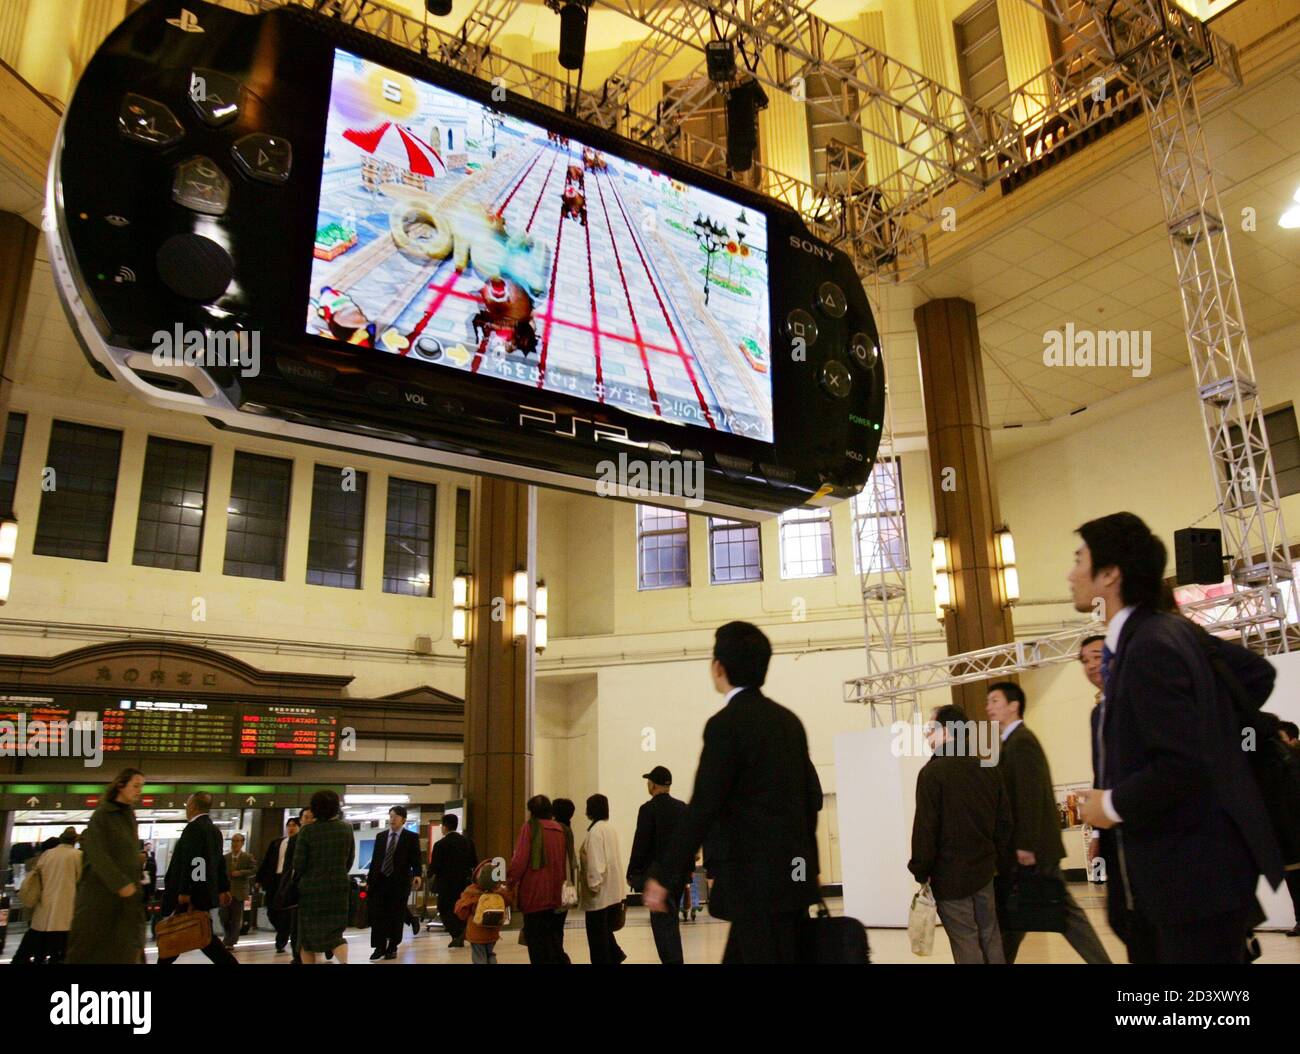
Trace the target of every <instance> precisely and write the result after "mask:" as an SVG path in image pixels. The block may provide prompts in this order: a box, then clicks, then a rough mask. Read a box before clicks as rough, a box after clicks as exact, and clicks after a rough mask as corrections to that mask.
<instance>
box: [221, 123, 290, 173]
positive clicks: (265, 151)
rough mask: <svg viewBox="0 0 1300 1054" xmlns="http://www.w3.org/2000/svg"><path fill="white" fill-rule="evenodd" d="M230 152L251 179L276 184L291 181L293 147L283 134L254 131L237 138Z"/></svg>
mask: <svg viewBox="0 0 1300 1054" xmlns="http://www.w3.org/2000/svg"><path fill="white" fill-rule="evenodd" d="M230 152H231V153H232V154H233V155H234V156H235V161H236V163H238V165H239V167H240V168H241V169H242V170H243V171H244V174H245V175H247V176H248V177H249V178H250V179H260V180H261V181H262V182H263V183H275V184H282V183H287V182H288V181H289V170H290V169H291V168H292V167H293V147H292V146H291V145H290V144H289V140H287V139H284V138H282V137H281V136H278V135H266V134H265V133H264V132H254V133H253V134H252V135H246V136H244V137H243V138H242V139H239V140H237V141H236V142H235V145H234V146H232V147H231V148H230Z"/></svg>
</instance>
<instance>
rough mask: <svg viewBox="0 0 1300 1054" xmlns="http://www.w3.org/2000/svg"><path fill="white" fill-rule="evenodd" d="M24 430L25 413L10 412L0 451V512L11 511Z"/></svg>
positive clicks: (25, 424)
mask: <svg viewBox="0 0 1300 1054" xmlns="http://www.w3.org/2000/svg"><path fill="white" fill-rule="evenodd" d="M26 432H27V415H26V414H10V415H9V419H8V420H7V421H6V422H5V439H4V451H3V453H0V513H9V512H13V508H14V490H15V488H16V487H17V485H18V465H19V462H20V461H21V460H22V456H23V436H24V435H25V434H26Z"/></svg>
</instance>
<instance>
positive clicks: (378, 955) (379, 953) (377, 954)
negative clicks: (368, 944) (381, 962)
mask: <svg viewBox="0 0 1300 1054" xmlns="http://www.w3.org/2000/svg"><path fill="white" fill-rule="evenodd" d="M383 957H384V949H383V948H376V949H375V950H374V951H372V952H371V953H370V961H371V962H374V961H375V960H376V959H382V958H383Z"/></svg>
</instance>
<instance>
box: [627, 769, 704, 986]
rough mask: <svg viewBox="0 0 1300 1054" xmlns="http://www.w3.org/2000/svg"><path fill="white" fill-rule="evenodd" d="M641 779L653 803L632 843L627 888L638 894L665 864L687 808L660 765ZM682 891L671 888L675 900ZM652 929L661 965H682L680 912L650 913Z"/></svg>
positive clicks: (642, 814) (641, 813) (642, 816)
mask: <svg viewBox="0 0 1300 1054" xmlns="http://www.w3.org/2000/svg"><path fill="white" fill-rule="evenodd" d="M641 778H642V779H643V780H645V781H646V790H647V791H649V793H650V800H649V801H648V802H646V803H645V804H644V805H642V806H641V808H640V810H639V811H638V812H637V814H636V836H635V837H634V838H633V839H632V855H631V856H630V857H629V858H628V864H627V884H628V885H629V886H631V887H632V888H633V889H635V890H637V891H638V892H640V890H641V888H642V886H643V885H644V883H645V877H646V872H647V871H649V870H650V869H651V868H652V867H658V866H659V865H661V864H662V863H664V860H665V857H666V856H667V854H668V850H669V848H670V847H671V845H672V840H673V835H674V834H676V832H677V826H678V824H679V823H680V822H681V819H682V817H683V816H684V815H685V814H686V808H687V806H686V803H685V802H684V801H680V800H679V799H677V798H674V797H673V795H672V786H673V774H672V773H671V772H669V771H668V770H667V769H666V768H664V766H662V765H656V766H655V767H654V768H652V769H651V770H650V771H649V772H647V773H646V774H645V775H644V776H642V777H641ZM689 881H690V876H686V878H685V880H684V882H689ZM682 888H683V887H682V886H675V887H672V888H670V890H669V892H670V893H671V894H672V896H673V897H674V899H675V900H676V899H677V898H680V897H681V895H682ZM650 929H651V931H652V932H653V933H654V937H655V949H656V950H657V951H658V952H659V961H660V962H661V963H663V964H664V965H665V966H673V965H680V964H681V963H682V962H683V959H682V934H681V929H680V928H679V925H678V916H677V912H675V911H669V912H662V911H652V912H650Z"/></svg>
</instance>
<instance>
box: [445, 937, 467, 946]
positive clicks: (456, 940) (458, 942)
mask: <svg viewBox="0 0 1300 1054" xmlns="http://www.w3.org/2000/svg"><path fill="white" fill-rule="evenodd" d="M447 947H448V948H463V947H465V942H464V941H463V940H462V939H461V938H459V937H453V938H452V941H451V943H450V944H449V945H447Z"/></svg>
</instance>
